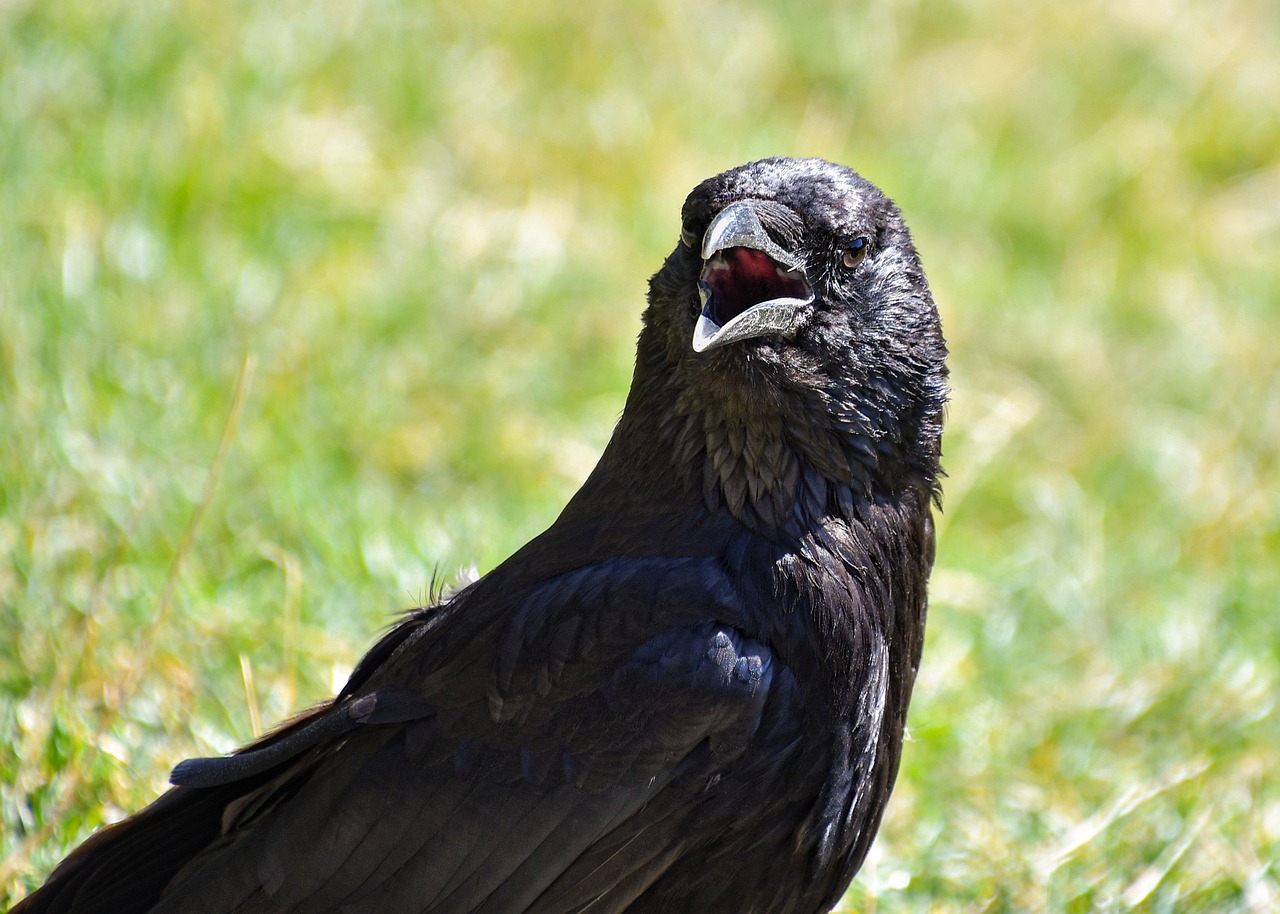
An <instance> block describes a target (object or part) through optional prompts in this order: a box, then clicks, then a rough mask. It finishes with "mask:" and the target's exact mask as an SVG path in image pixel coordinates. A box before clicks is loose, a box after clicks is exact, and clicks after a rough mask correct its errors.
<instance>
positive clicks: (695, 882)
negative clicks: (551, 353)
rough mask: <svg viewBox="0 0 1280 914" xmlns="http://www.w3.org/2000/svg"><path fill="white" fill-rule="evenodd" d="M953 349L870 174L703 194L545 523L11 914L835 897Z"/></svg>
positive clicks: (915, 622)
mask: <svg viewBox="0 0 1280 914" xmlns="http://www.w3.org/2000/svg"><path fill="white" fill-rule="evenodd" d="M946 355H947V351H946V343H945V341H944V339H943V337H942V332H941V327H940V322H939V319H938V314H937V310H936V308H935V307H934V304H933V300H932V297H931V294H930V292H929V288H928V285H927V283H926V281H925V276H924V273H923V271H922V268H921V264H920V259H919V256H918V255H917V253H916V250H915V248H914V246H913V244H912V241H911V237H910V235H909V233H908V230H907V227H906V225H905V224H904V222H903V219H902V217H901V215H900V213H899V211H898V209H897V208H896V207H895V205H894V204H893V203H892V202H891V201H890V200H889V199H888V198H887V197H886V196H885V195H884V194H883V193H882V192H881V191H880V190H878V189H877V188H876V187H875V186H874V185H872V184H871V183H870V182H868V181H867V180H865V179H864V178H862V177H860V176H859V175H858V174H856V173H855V172H853V171H851V170H849V169H848V168H845V167H842V166H838V165H834V164H831V163H829V162H826V161H822V160H819V159H789V158H769V159H763V160H760V161H757V162H752V163H749V164H746V165H743V166H740V167H738V168H734V169H731V170H729V171H726V172H724V173H723V174H720V175H717V176H716V177H713V178H709V179H708V180H706V181H704V182H703V183H701V184H699V185H698V186H697V187H696V188H694V190H693V191H692V192H691V193H690V195H689V196H688V198H687V199H686V201H685V204H684V208H683V212H682V226H681V231H680V240H679V243H678V244H677V245H676V247H675V249H674V250H673V251H672V252H671V254H670V255H669V256H668V257H667V258H666V261H665V262H664V263H663V265H662V267H661V269H659V270H658V272H657V273H656V274H655V275H654V276H653V278H652V279H651V280H650V284H649V296H648V307H647V309H646V310H645V312H644V319H643V326H642V330H641V332H640V336H639V341H638V351H637V357H636V368H635V375H634V378H633V382H632V386H631V390H630V393H629V395H628V398H627V401H626V406H625V409H624V410H623V413H622V415H621V417H620V419H619V421H618V424H617V426H616V428H615V430H614V433H613V436H612V438H611V440H610V442H609V444H608V446H607V448H606V449H605V452H604V454H603V456H602V457H601V459H600V462H599V464H598V465H597V466H596V468H595V470H594V471H593V472H592V473H591V475H590V476H589V478H588V479H587V480H586V482H585V483H584V484H583V486H582V488H581V489H580V490H579V491H578V493H577V494H576V495H575V496H574V497H573V498H572V499H571V500H570V501H569V503H568V505H567V506H566V507H565V509H564V511H563V512H562V513H561V514H560V516H559V517H558V518H557V519H556V521H555V522H554V523H553V524H552V525H551V526H550V527H549V528H548V529H547V530H546V531H545V532H543V533H542V534H540V535H539V536H537V537H536V538H534V539H533V540H532V541H531V542H529V543H528V544H527V545H526V546H524V547H523V548H522V549H520V550H519V551H517V552H516V553H515V554H514V555H513V556H511V558H509V559H507V560H506V561H505V562H503V563H502V564H500V565H499V566H498V567H497V568H495V569H494V570H493V571H491V572H489V573H488V574H487V575H485V576H484V577H482V578H480V579H479V580H477V581H475V582H473V583H471V584H469V585H467V586H465V587H463V588H462V589H460V590H459V591H457V592H456V593H454V594H452V595H449V596H447V597H446V598H444V599H442V600H440V601H438V602H437V603H436V604H435V605H431V606H427V607H423V608H420V609H417V610H414V611H412V612H411V613H410V614H408V615H407V616H406V617H405V618H404V619H403V621H401V622H400V623H399V624H398V625H397V626H395V627H394V628H393V629H392V630H391V631H390V632H389V633H388V634H386V635H385V636H384V637H383V638H382V639H381V640H380V641H378V642H377V643H376V644H375V646H374V647H373V648H372V650H370V651H369V653H368V654H366V655H365V657H364V658H363V659H362V660H361V661H360V663H359V664H358V665H357V667H356V668H355V670H354V672H353V673H352V675H351V678H350V680H349V681H348V682H347V684H346V686H345V687H344V688H343V689H342V690H341V691H340V693H339V694H338V695H337V696H336V697H335V698H333V699H332V700H331V701H329V702H326V703H325V704H323V705H322V706H320V707H318V708H316V709H313V710H312V711H311V712H309V713H305V714H304V715H302V716H301V717H299V718H296V719H295V720H293V721H292V722H290V723H288V724H287V725H285V726H283V727H282V728H281V729H279V730H278V731H276V732H275V733H273V734H271V735H269V736H267V737H265V738H264V739H262V740H260V741H258V742H256V743H254V744H252V745H249V746H247V747H245V748H243V749H241V750H240V751H238V752H236V753H235V754H233V755H231V756H228V757H225V758H216V759H192V760H189V761H187V762H183V763H182V764H180V765H179V766H178V767H177V768H176V769H175V770H174V772H173V775H172V778H171V780H172V783H173V785H174V786H173V787H172V789H170V790H169V791H168V792H167V793H165V794H164V795H163V796H161V797H160V798H159V799H158V800H156V801H155V802H154V803H152V804H151V805H150V806H148V807H147V808H145V809H143V810H142V811H141V812H139V813H137V814H136V815H134V816H132V817H130V818H128V819H125V820H124V821H122V822H120V823H118V824H116V825H113V826H110V827H108V828H105V829H103V830H102V831H100V832H98V833H97V834H95V835H94V836H93V837H91V838H90V839H88V840H87V841H86V842H85V843H84V844H83V845H82V846H81V847H80V848H79V849H78V850H76V851H75V852H73V853H72V854H71V855H70V856H69V857H68V858H67V859H66V860H65V861H63V862H62V864H60V865H59V866H58V867H57V868H56V869H55V870H54V872H53V874H52V875H51V876H50V877H49V879H48V881H47V882H46V883H45V885H44V886H43V887H42V888H40V889H38V890H37V891H36V892H35V893H34V894H32V895H31V896H30V897H28V898H27V899H26V900H25V901H23V902H21V903H20V904H19V905H18V906H17V907H16V908H15V909H14V914H36V912H77V914H87V912H112V914H126V912H142V911H148V912H186V914H230V912H242V914H249V912H255V914H257V912H264V914H265V912H314V914H320V912H334V914H337V912H346V914H358V912H371V914H372V912H377V914H400V912H406V914H407V912H517V911H528V912H548V914H551V912H556V914H563V912H592V914H596V912H599V914H605V912H616V911H628V912H659V911H662V912H678V911H699V912H735V914H737V912H760V914H766V912H778V914H783V912H817V911H827V910H829V909H830V908H831V907H832V906H833V905H835V904H836V903H837V902H838V901H839V899H840V897H841V895H842V893H843V892H844V891H845V889H846V888H847V887H848V885H849V883H850V881H851V880H852V878H853V876H854V874H855V873H856V872H857V870H858V868H859V866H860V865H861V864H862V861H863V859H864V857H865V856H866V853H867V850H868V848H869V847H870V845H871V841H872V839H873V837H874V836H875V833H876V830H877V829H878V827H879V823H880V819H881V815H882V814H883V812H884V809H885V804H886V802H887V800H888V798H889V794H890V791H891V790H892V787H893V782H894V779H895V776H896V773H897V769H898V761H899V756H900V753H901V748H902V739H903V728H904V725H905V721H906V715H907V704H908V701H909V699H910V697H911V689H912V684H913V682H914V680H915V676H916V671H917V668H918V666H919V662H920V653H921V644H922V641H923V636H924V624H925V609H926V585H927V582H928V577H929V572H930V569H931V567H932V564H933V557H934V528H933V520H932V510H933V507H934V506H935V504H936V503H938V501H939V499H940V492H939V477H940V475H941V471H940V467H939V460H940V456H941V434H942V418H943V410H944V405H945V401H946V398H947V393H948V391H947V371H946V364H945V363H946Z"/></svg>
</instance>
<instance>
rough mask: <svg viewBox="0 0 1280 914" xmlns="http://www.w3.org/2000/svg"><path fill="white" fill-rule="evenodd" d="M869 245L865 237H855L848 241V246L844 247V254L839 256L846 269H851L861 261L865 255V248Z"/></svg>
mask: <svg viewBox="0 0 1280 914" xmlns="http://www.w3.org/2000/svg"><path fill="white" fill-rule="evenodd" d="M870 247H871V246H870V245H869V244H867V239H865V238H855V239H853V240H852V241H850V242H849V246H848V247H847V248H845V249H844V256H843V257H841V258H840V262H841V263H843V264H844V265H845V266H846V267H847V268H848V269H850V270H852V269H853V268H854V267H856V266H857V265H858V264H860V263H862V261H863V258H865V257H866V256H867V250H868V249H869V248H870Z"/></svg>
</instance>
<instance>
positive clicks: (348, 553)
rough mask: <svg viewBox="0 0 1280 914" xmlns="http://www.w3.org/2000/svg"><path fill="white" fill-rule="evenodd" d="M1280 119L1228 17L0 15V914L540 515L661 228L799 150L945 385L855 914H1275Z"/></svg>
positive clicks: (1255, 51) (813, 6)
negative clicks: (876, 237)
mask: <svg viewBox="0 0 1280 914" xmlns="http://www.w3.org/2000/svg"><path fill="white" fill-rule="evenodd" d="M1277 86H1280V13H1278V12H1277V10H1276V8H1275V6H1274V4H1268V3H1265V2H1262V0H1258V2H1228V3H1225V4H1216V5H1210V4H1200V5H1192V4H1187V5H1180V4H1177V3H1171V4H1156V3H1149V2H1139V0H1131V2H1122V3H1108V4H1103V3H1100V2H1092V0H1091V2H1084V3H1077V4H1069V5H1057V6H1050V5H1028V4H1019V3H1013V2H1000V0H991V2H985V3H937V4H918V5H909V4H908V5H902V4H899V5H889V4H877V5H849V4H834V3H817V2H800V3H793V4H789V5H787V7H786V11H785V12H784V11H783V10H782V8H781V7H780V6H779V7H777V8H775V7H774V6H773V5H770V4H763V3H745V2H744V3H718V4H717V3H712V4H701V5H687V4H675V3H672V2H661V3H657V4H624V3H603V4H579V5H564V4H552V3H550V2H545V0H532V2H527V3H522V4H519V5H514V4H497V3H492V4H486V3H480V4H452V5H444V4H441V5H438V6H433V5H428V4H408V3H389V2H388V3H383V2H364V3H361V2H349V3H342V4H316V3H300V2H284V3H273V4H249V3H242V2H241V3H238V2H232V3H226V4H198V3H194V2H177V0H174V2H168V3H161V4H149V5H144V6H139V5H136V4H124V3H95V4H84V3H81V4H74V3H59V2H55V3H44V4H36V3H23V2H18V3H11V4H9V5H7V6H5V7H4V8H3V9H2V10H0V174H3V176H4V177H3V180H0V265H2V266H0V815H2V816H3V821H2V824H0V833H2V836H0V847H2V850H0V892H7V893H8V895H7V896H6V897H8V898H9V899H12V898H16V897H20V896H21V895H22V894H24V893H25V891H26V890H27V889H29V888H30V887H32V886H34V885H36V884H38V882H39V880H40V879H41V878H42V876H43V874H45V873H46V872H47V871H48V870H49V869H50V868H51V867H52V865H53V864H54V863H55V862H56V861H57V860H58V859H60V858H61V856H62V855H63V854H64V853H65V852H66V850H67V849H68V848H69V847H71V846H73V845H74V844H75V843H77V842H78V841H80V840H82V839H83V838H84V837H85V836H87V835H88V834H89V833H91V832H92V831H93V829H95V828H96V827H98V826H99V825H101V824H102V823H104V822H106V821H110V820H113V819H115V818H118V817H119V816H121V815H123V814H124V813H126V812H127V811H129V810H132V809H135V808H137V807H138V806H140V805H142V804H143V803H145V802H147V801H148V800H149V799H150V798H152V797H153V796H154V795H155V794H156V792H157V791H159V790H160V789H162V788H163V785H164V783H165V779H166V776H167V773H168V770H169V769H170V767H171V766H172V765H173V764H174V763H175V762H176V761H178V760H180V759H181V758H184V757H186V756H189V755H192V754H197V753H211V752H220V751H224V750H226V749H229V748H230V747H232V746H234V745H236V744H238V743H239V742H242V741H243V740H245V739H248V738H250V737H251V736H252V735H253V734H254V730H255V718H256V719H257V721H258V723H257V725H256V726H270V725H271V724H272V723H274V722H275V721H277V720H279V719H281V718H283V717H285V716H287V715H288V714H290V713H291V712H292V711H294V710H296V709H298V708H300V707H302V706H305V705H306V704H307V703H309V702H311V701H314V700H317V699H319V698H322V697H324V696H325V695H327V694H328V693H329V692H330V691H331V690H332V688H333V687H334V683H335V681H339V680H340V679H341V677H342V676H343V675H344V673H345V671H346V670H348V669H349V668H350V665H351V664H352V663H353V662H354V660H355V659H356V658H357V657H358V656H359V655H360V653H361V652H362V650H363V649H364V648H365V647H366V646H367V645H368V644H369V643H370V642H371V641H372V639H373V637H374V636H375V634H376V633H377V631H378V630H380V628H381V627H382V626H384V625H386V624H388V623H390V622H391V621H392V620H393V618H394V611H395V610H397V609H398V608H403V607H407V606H410V605H412V604H414V603H415V602H418V601H420V600H422V599H424V598H425V597H426V595H427V592H428V588H429V586H430V582H431V581H432V578H433V575H440V576H442V577H443V578H444V579H446V580H447V579H449V578H451V577H453V576H454V575H455V574H456V573H457V572H458V570H459V569H462V568H465V567H467V566H469V565H470V564H472V563H475V564H476V565H477V566H478V567H479V568H481V569H482V570H483V569H485V568H488V567H491V566H492V565H493V564H495V563H496V562H498V561H500V560H501V559H502V558H503V557H505V556H506V555H507V554H509V553H510V552H511V550H512V549H514V548H515V547H516V546H518V545H519V544H520V543H522V542H523V541H524V540H526V539H527V538H528V537H529V536H531V535H533V534H534V533H536V532H537V531H538V530H540V529H541V528H542V527H543V526H545V525H546V524H547V523H548V522H550V520H551V519H552V518H553V517H554V516H555V513H556V511H557V510H558V508H559V507H560V506H561V505H562V504H563V502H564V501H565V499H566V498H567V497H568V496H569V494H570V493H571V492H572V491H573V489H574V488H575V487H576V485H577V484H578V482H579V481H580V480H581V479H582V478H583V476H584V475H585V473H586V472H587V471H588V470H589V469H590V467H591V465H592V462H593V460H594V457H595V455H596V454H598V452H599V450H600V449H601V447H602V446H603V444H604V442H605V440H606V439H607V437H608V434H609V430H610V426H611V424H612V422H613V420H614V418H615V417H616V415H617V413H618V411H619V409H620V408H621V404H622V399H623V395H624V393H625V390H626V386H627V383H628V381H629V376H630V369H631V358H632V344H633V340H634V337H635V333H636V331H637V329H638V315H639V311H640V307H641V303H642V299H643V294H644V288H645V285H644V283H645V279H646V278H647V276H648V274H649V273H650V272H652V271H653V269H655V268H656V267H657V265H658V264H659V262H660V260H661V258H662V256H663V255H664V254H665V252H666V251H667V250H668V249H669V248H670V247H671V245H672V244H673V243H674V241H675V237H676V232H677V226H678V223H677V212H678V207H679V204H680V202H681V200H682V199H683V195H684V193H685V192H686V191H687V190H688V189H689V187H690V186H692V184H693V183H694V182H696V181H697V180H699V179H701V178H702V177H705V176H706V175H708V174H711V173H713V172H715V171H718V170H720V169H722V168H724V167H727V166H730V165H733V164H736V163H738V162H741V161H744V160H747V159H750V158H753V157H757V156H761V155H766V154H772V153H788V154H817V155H823V156H825V157H827V158H831V159H834V160H837V161H842V162H846V163H848V164H851V165H853V166H855V167H857V168H859V169H860V170H862V171H863V172H864V173H865V174H866V175H867V176H868V177H870V178H871V179H873V180H875V181H877V182H878V183H880V184H881V185H882V186H884V187H885V189H886V190H887V191H889V193H890V194H891V195H893V196H894V197H895V198H897V199H898V200H899V202H900V203H901V204H902V206H903V208H904V210H905V211H906V213H907V216H908V219H909V221H910V223H911V224H912V226H913V228H914V230H915V233H916V236H917V240H918V241H919V244H920V247H921V249H922V251H923V252H924V256H925V259H926V265H927V267H928V268H929V272H930V278H931V281H932V283H933V285H934V289H935V293H936V295H937V298H938V299H939V302H940V304H941V306H942V309H943V314H944V321H945V325H946V329H947V333H948V337H949V339H950V341H951V344H952V350H953V353H954V355H953V362H952V365H953V380H954V387H955V395H954V399H953V405H952V409H951V411H950V418H949V429H948V435H947V439H946V461H945V462H946V466H947V468H948V471H949V473H950V477H949V479H948V483H947V487H946V513H945V514H944V515H943V517H942V519H941V521H940V530H941V544H940V552H939V558H938V568H937V573H936V576H935V581H934V587H933V594H934V600H933V608H932V616H931V623H930V624H931V628H930V633H929V642H928V645H927V649H926V656H925V662H924V666H923V669H922V672H921V679H920V683H919V686H918V689H917V697H916V700H915V703H914V705H913V708H912V715H911V733H912V737H911V741H910V743H909V745H908V747H907V752H906V754H905V759H904V768H903V774H902V778H901V780H900V783H899V787H898V790H897V793H896V794H895V798H894V802H893V803H892V805H891V811H890V815H889V817H888V820H887V821H886V824H885V828H884V831H883V833H882V837H881V840H880V841H879V842H878V844H877V845H876V847H875V849H874V850H873V856H872V859H871V861H870V862H869V864H868V866H867V868H866V869H865V871H864V873H863V875H862V876H860V877H859V880H858V881H857V882H856V883H855V887H854V889H853V890H852V891H851V893H850V896H849V898H848V900H847V903H848V905H849V907H850V908H851V909H853V910H882V911H917V910H918V911H925V910H934V911H971V910H987V911H1026V910H1055V911H1072V912H1074V911H1088V910H1095V909H1098V910H1108V911H1126V910H1141V911H1179V912H1181V911H1197V910H1205V911H1245V910H1252V911H1268V910H1272V909H1274V908H1275V907H1277V906H1278V905H1280V887H1278V886H1280V876H1278V875H1277V873H1276V871H1275V864H1274V861H1275V860H1276V859H1277V857H1280V787H1277V779H1276V777H1275V768H1276V760H1277V759H1278V758H1280V726H1278V725H1277V719H1276V709H1275V701H1276V695H1277V690H1278V688H1280V682H1278V681H1277V680H1278V679H1280V613H1277V612H1276V595H1277V593H1280V562H1278V561H1277V556H1280V472H1278V465H1277V449H1278V443H1280V349H1278V347H1277V345H1276V342H1275V341H1276V339H1277V338H1280V304H1278V303H1280V269H1277V264H1278V263H1280V161H1278V157H1277V154H1276V150H1277V149H1280V113H1278V112H1280V109H1278V108H1277V106H1276V104H1275V100H1274V98H1275V91H1276V87H1277ZM237 390H239V394H237Z"/></svg>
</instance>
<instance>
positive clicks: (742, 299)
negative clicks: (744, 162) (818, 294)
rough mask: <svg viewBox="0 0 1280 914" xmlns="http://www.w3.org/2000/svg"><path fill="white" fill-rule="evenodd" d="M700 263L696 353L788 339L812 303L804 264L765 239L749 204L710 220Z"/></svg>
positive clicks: (743, 202)
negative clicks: (760, 338)
mask: <svg viewBox="0 0 1280 914" xmlns="http://www.w3.org/2000/svg"><path fill="white" fill-rule="evenodd" d="M702 260H703V267H702V279H701V280H700V281H699V283H698V295H699V297H700V298H701V299H702V314H701V315H700V316H699V317H698V323H697V325H696V326H695V327H694V328H693V348H694V351H695V352H706V351H708V350H710V349H715V348H716V347H718V346H723V345H725V344H726V343H733V342H736V341H738V340H745V339H749V338H751V337H753V336H766V335H777V336H790V335H791V334H792V333H794V332H795V329H796V326H797V325H798V323H799V320H800V316H801V314H802V312H803V311H804V309H805V307H806V306H808V305H809V304H811V303H812V302H813V299H814V294H813V289H812V288H811V287H810V286H809V278H808V276H806V275H805V271H804V265H803V262H802V261H801V260H800V258H798V257H796V256H795V255H794V254H792V253H790V252H789V251H786V250H783V249H782V248H781V247H780V246H778V244H777V243H775V242H774V240H773V239H772V238H770V237H769V233H768V232H766V231H765V229H764V226H763V225H761V224H760V217H759V216H758V215H757V214H756V211H755V208H754V207H753V206H752V205H751V201H750V200H739V201H738V202H737V203H731V204H729V205H728V206H726V207H725V208H724V209H723V210H721V211H720V213H719V214H718V215H717V216H716V217H715V218H714V219H712V220H711V225H709V226H707V233H706V234H705V235H703V237H702Z"/></svg>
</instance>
